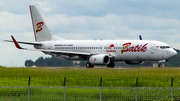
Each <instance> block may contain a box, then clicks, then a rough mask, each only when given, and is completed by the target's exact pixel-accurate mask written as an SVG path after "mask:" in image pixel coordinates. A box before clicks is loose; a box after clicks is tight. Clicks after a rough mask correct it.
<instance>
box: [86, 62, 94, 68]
mask: <svg viewBox="0 0 180 101" xmlns="http://www.w3.org/2000/svg"><path fill="white" fill-rule="evenodd" d="M86 67H87V68H93V67H94V65H92V64H90V63H89V62H87V63H86Z"/></svg>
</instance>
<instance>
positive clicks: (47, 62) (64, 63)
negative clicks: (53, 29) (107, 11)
mask: <svg viewBox="0 0 180 101" xmlns="http://www.w3.org/2000/svg"><path fill="white" fill-rule="evenodd" d="M176 51H177V53H178V54H177V55H176V56H174V57H173V58H171V59H169V61H168V62H166V63H164V64H165V66H166V67H179V66H180V51H179V50H176ZM86 63H87V61H80V62H77V61H72V60H64V59H60V58H56V57H47V58H43V57H39V58H38V59H37V60H35V61H32V60H26V61H25V66H26V67H32V66H36V67H72V66H75V67H77V66H83V67H85V65H86ZM115 66H126V67H144V66H153V62H151V61H145V62H144V63H143V64H141V65H128V64H126V63H125V62H115Z"/></svg>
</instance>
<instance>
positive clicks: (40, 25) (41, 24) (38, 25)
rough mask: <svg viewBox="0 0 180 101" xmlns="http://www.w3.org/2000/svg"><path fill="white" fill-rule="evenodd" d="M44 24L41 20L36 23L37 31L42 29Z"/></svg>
mask: <svg viewBox="0 0 180 101" xmlns="http://www.w3.org/2000/svg"><path fill="white" fill-rule="evenodd" d="M43 25H44V22H42V21H41V22H38V23H37V24H36V26H37V29H36V33H37V32H39V31H41V30H42V26H43Z"/></svg>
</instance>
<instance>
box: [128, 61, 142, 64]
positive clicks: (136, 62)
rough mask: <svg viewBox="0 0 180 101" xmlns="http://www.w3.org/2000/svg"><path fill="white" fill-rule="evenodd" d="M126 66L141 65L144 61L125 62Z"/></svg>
mask: <svg viewBox="0 0 180 101" xmlns="http://www.w3.org/2000/svg"><path fill="white" fill-rule="evenodd" d="M125 63H126V64H143V63H144V61H125Z"/></svg>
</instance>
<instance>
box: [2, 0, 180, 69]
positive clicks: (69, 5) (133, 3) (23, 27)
mask: <svg viewBox="0 0 180 101" xmlns="http://www.w3.org/2000/svg"><path fill="white" fill-rule="evenodd" d="M179 4H180V0H0V38H1V40H0V47H1V48H0V65H3V66H8V67H10V66H24V62H25V60H27V59H31V60H33V61H34V60H36V59H37V58H39V57H40V56H43V57H48V55H44V54H43V53H41V52H33V51H25V50H18V49H16V48H15V46H14V44H13V43H7V42H4V41H3V40H4V39H11V37H10V36H11V35H13V36H14V37H15V38H16V40H19V41H30V42H34V41H35V39H34V34H33V28H32V22H31V17H30V11H29V5H35V6H36V7H37V8H38V10H39V12H40V13H41V15H42V16H43V18H44V20H45V21H46V23H47V24H48V27H49V28H50V29H51V31H52V33H54V34H55V35H57V36H60V37H62V38H65V39H73V40H76V39H80V40H83V39H118V40H123V39H133V40H134V39H139V38H138V36H139V35H142V37H143V39H147V40H158V41H162V42H165V43H168V44H169V45H171V47H174V48H179V49H180V6H179ZM23 46H25V47H30V48H33V47H31V46H27V45H23Z"/></svg>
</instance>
